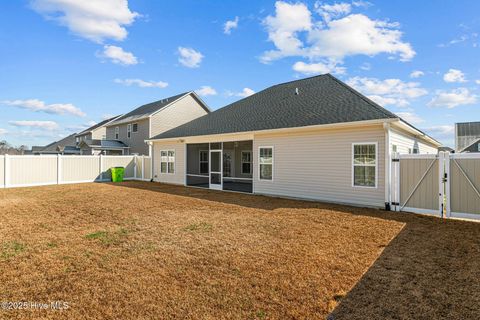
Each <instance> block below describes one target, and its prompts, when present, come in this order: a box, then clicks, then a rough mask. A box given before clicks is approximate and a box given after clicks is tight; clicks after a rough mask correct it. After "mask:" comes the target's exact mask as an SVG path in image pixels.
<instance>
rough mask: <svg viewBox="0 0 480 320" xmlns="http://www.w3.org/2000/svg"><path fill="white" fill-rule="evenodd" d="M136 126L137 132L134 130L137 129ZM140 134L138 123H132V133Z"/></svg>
mask: <svg viewBox="0 0 480 320" xmlns="http://www.w3.org/2000/svg"><path fill="white" fill-rule="evenodd" d="M135 126H137V130H133V128H135ZM137 132H138V123H137V122H135V123H132V133H137Z"/></svg>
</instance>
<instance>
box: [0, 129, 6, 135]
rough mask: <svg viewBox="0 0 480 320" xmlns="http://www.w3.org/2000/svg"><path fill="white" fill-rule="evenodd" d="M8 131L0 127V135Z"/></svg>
mask: <svg viewBox="0 0 480 320" xmlns="http://www.w3.org/2000/svg"><path fill="white" fill-rule="evenodd" d="M7 133H8V131H7V130H6V129H2V128H0V135H4V134H7Z"/></svg>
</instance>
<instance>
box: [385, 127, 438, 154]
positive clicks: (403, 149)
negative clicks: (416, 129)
mask: <svg viewBox="0 0 480 320" xmlns="http://www.w3.org/2000/svg"><path fill="white" fill-rule="evenodd" d="M390 145H391V146H392V147H393V145H396V146H397V152H398V153H402V154H408V153H415V152H417V153H421V154H425V153H430V154H436V153H437V152H438V150H437V148H436V147H434V146H431V145H429V144H427V143H425V142H423V141H421V140H420V139H417V138H416V137H415V136H413V135H410V134H409V133H406V132H400V131H397V130H395V129H390ZM415 150H416V151H415Z"/></svg>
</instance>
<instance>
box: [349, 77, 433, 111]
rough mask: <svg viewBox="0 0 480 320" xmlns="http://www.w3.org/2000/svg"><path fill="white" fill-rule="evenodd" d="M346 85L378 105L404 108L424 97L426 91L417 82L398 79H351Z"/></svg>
mask: <svg viewBox="0 0 480 320" xmlns="http://www.w3.org/2000/svg"><path fill="white" fill-rule="evenodd" d="M347 84H348V85H350V86H352V87H354V88H355V89H357V90H358V91H360V92H362V93H363V94H365V95H366V96H368V97H369V98H370V99H372V100H374V101H375V102H377V103H378V104H380V105H383V106H387V105H396V106H399V107H405V106H408V105H409V104H410V100H412V99H415V98H418V97H421V96H424V95H426V94H427V93H428V91H427V90H425V89H424V88H422V87H420V84H419V83H418V82H403V81H402V80H400V79H385V80H379V79H376V78H361V77H353V78H350V79H348V80H347Z"/></svg>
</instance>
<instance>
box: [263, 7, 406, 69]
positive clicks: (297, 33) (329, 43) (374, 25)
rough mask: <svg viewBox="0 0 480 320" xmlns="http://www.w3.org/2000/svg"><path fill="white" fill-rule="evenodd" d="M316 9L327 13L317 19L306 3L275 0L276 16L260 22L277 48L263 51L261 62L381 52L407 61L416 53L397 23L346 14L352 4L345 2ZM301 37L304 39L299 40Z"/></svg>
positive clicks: (334, 58)
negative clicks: (405, 39) (404, 37)
mask: <svg viewBox="0 0 480 320" xmlns="http://www.w3.org/2000/svg"><path fill="white" fill-rule="evenodd" d="M322 7H323V9H322ZM317 8H318V9H319V10H321V11H322V12H327V13H328V18H327V19H326V18H325V15H324V18H323V20H320V21H316V20H315V19H313V18H312V13H311V12H310V10H309V9H308V8H307V6H306V5H305V4H303V3H295V4H290V3H286V2H283V1H277V2H276V4H275V15H273V16H268V17H267V18H265V19H264V21H263V23H264V25H265V26H266V29H267V31H268V39H269V40H270V41H271V42H273V44H274V45H275V47H276V50H270V51H267V52H264V54H263V55H262V57H261V61H262V62H264V63H268V62H271V61H273V60H276V59H280V58H284V57H290V56H301V57H307V58H309V59H311V60H318V59H329V60H333V61H336V62H339V61H342V59H343V58H345V57H347V56H353V55H367V56H375V55H377V54H380V53H387V54H390V55H391V57H393V56H398V57H399V58H400V60H401V61H407V60H411V59H412V58H413V56H414V55H415V51H414V50H413V49H412V47H411V45H410V43H407V42H404V41H402V35H403V34H402V32H401V31H400V30H398V27H399V24H398V23H390V22H387V21H384V20H372V19H370V18H369V17H367V16H365V15H363V14H348V13H349V12H350V10H351V6H348V5H346V4H337V5H336V6H335V5H324V6H318V4H317ZM326 9H327V10H328V11H326ZM346 14H348V15H346ZM342 15H343V16H342ZM337 16H341V17H339V18H337ZM301 36H304V38H305V39H306V40H305V41H304V40H302V39H301V38H300V37H301Z"/></svg>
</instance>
